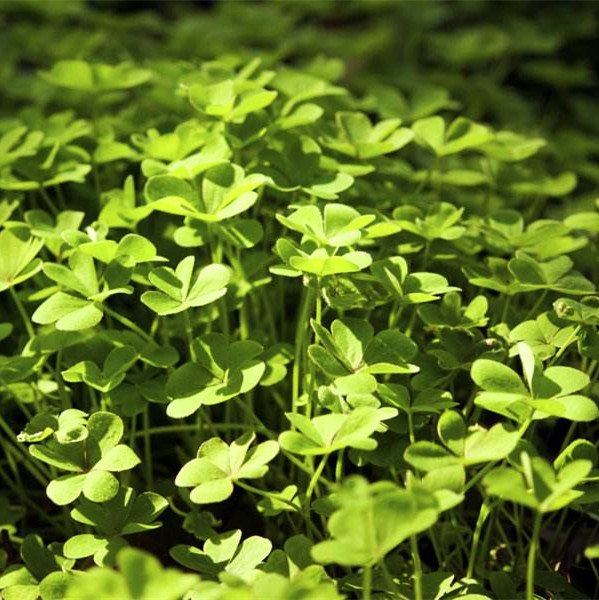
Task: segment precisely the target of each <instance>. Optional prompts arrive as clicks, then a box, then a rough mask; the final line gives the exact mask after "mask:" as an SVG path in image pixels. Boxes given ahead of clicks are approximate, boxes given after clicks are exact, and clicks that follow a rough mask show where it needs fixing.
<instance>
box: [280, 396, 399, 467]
mask: <svg viewBox="0 0 599 600" xmlns="http://www.w3.org/2000/svg"><path fill="white" fill-rule="evenodd" d="M396 414H397V411H396V410H395V409H394V408H380V409H376V408H373V407H371V406H360V407H358V408H355V409H353V410H352V411H351V412H350V413H346V414H341V413H330V414H327V415H319V416H318V417H314V418H312V419H308V417H305V416H304V415H301V414H298V413H285V416H286V417H287V418H288V419H289V420H290V421H291V423H292V425H293V426H294V427H295V428H296V429H297V430H298V431H283V433H281V435H280V436H279V444H280V445H281V448H283V449H284V450H288V451H289V452H293V453H295V454H302V455H306V456H317V455H326V454H331V453H332V452H337V451H338V450H343V449H344V448H358V449H360V450H374V449H375V448H376V446H377V442H376V440H375V439H373V438H372V437H371V436H372V434H373V433H374V432H375V431H377V430H378V429H380V427H381V423H382V421H384V420H386V419H391V418H393V417H394V416H395V415H396Z"/></svg>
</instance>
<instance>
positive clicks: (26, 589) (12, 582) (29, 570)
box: [0, 534, 74, 600]
mask: <svg viewBox="0 0 599 600" xmlns="http://www.w3.org/2000/svg"><path fill="white" fill-rule="evenodd" d="M20 555H21V560H22V561H23V563H24V564H16V565H11V566H9V567H8V568H6V569H5V570H4V571H3V573H2V574H1V575H0V591H1V593H2V598H4V599H5V600H37V598H40V597H41V598H42V600H59V599H60V598H62V597H64V596H63V594H64V592H65V591H66V587H67V585H68V582H69V575H68V571H69V570H70V569H71V568H72V567H73V563H74V561H71V560H68V559H65V558H64V556H62V554H61V545H60V544H56V543H52V544H49V545H48V546H46V545H45V544H44V542H43V540H42V538H41V537H40V536H38V535H35V534H29V535H27V536H25V538H24V539H23V541H22V543H21V548H20Z"/></svg>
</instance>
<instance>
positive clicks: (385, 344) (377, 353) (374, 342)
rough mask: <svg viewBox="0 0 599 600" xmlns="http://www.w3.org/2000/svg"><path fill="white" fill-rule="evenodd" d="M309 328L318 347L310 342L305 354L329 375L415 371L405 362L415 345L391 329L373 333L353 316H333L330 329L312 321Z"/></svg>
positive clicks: (366, 323)
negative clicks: (315, 338)
mask: <svg viewBox="0 0 599 600" xmlns="http://www.w3.org/2000/svg"><path fill="white" fill-rule="evenodd" d="M312 328H313V329H314V331H315V333H316V336H317V338H318V339H319V340H320V342H321V343H322V346H318V345H311V346H310V348H309V349H308V355H309V356H310V358H311V360H312V361H313V362H314V363H315V364H316V365H317V366H318V367H319V368H320V369H321V370H322V371H323V372H324V373H326V374H327V375H328V376H329V377H332V378H338V377H346V376H349V375H351V374H357V373H363V374H370V375H378V374H388V373H398V374H404V373H416V372H417V371H418V367H416V366H415V365H413V364H410V363H409V362H408V361H409V360H410V359H412V358H414V357H415V356H416V354H417V352H418V348H417V346H416V344H414V342H413V341H412V340H411V339H410V338H409V337H408V336H406V335H405V334H403V333H400V332H399V331H397V330H395V329H385V330H383V331H380V332H378V333H377V334H376V335H375V333H374V329H373V327H372V325H370V323H368V322H367V321H364V320H361V319H355V318H345V319H335V321H333V323H332V324H331V331H330V332H329V331H327V330H326V329H325V328H324V327H322V325H319V324H318V323H317V322H315V321H312Z"/></svg>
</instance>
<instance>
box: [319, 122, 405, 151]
mask: <svg viewBox="0 0 599 600" xmlns="http://www.w3.org/2000/svg"><path fill="white" fill-rule="evenodd" d="M335 122H336V125H337V136H336V137H335V138H332V137H326V138H324V139H323V143H324V144H325V145H326V146H328V147H329V148H331V149H332V150H335V151H336V152H339V153H341V154H346V155H348V156H352V157H354V158H360V159H363V160H368V159H370V158H376V157H377V156H382V155H384V154H390V153H392V152H396V151H397V150H399V149H400V148H403V147H404V146H405V145H407V144H409V143H410V142H411V141H412V139H413V138H414V132H413V131H412V130H410V129H408V128H406V127H400V125H401V119H385V120H383V121H379V122H378V123H377V124H376V125H372V123H371V122H370V119H369V118H368V116H367V115H365V114H364V113H361V112H346V111H341V112H338V113H337V114H336V115H335Z"/></svg>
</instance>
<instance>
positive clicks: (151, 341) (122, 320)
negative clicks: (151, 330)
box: [102, 304, 156, 345]
mask: <svg viewBox="0 0 599 600" xmlns="http://www.w3.org/2000/svg"><path fill="white" fill-rule="evenodd" d="M102 310H103V311H104V312H105V313H106V314H107V315H110V316H111V317H112V318H113V319H114V320H115V321H118V322H119V323H120V324H121V325H124V326H125V327H127V329H130V330H131V331H133V332H134V333H136V334H137V335H138V336H139V337H141V338H142V339H144V340H145V341H146V342H148V343H149V344H152V345H154V344H155V343H156V342H155V341H154V338H152V336H150V335H149V334H147V333H146V332H145V331H144V330H143V329H142V328H141V327H139V325H136V324H135V323H134V322H133V321H131V319H128V318H127V317H124V316H123V315H121V314H119V313H118V312H116V311H114V310H112V308H108V306H106V305H105V304H103V305H102Z"/></svg>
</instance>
